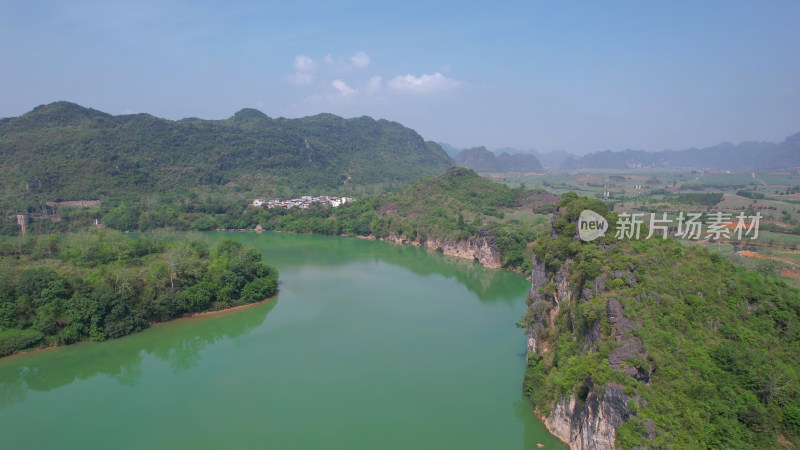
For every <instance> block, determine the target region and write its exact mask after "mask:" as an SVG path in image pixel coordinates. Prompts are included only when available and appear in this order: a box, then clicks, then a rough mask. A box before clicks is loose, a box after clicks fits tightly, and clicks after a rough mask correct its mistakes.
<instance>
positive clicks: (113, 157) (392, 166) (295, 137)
mask: <svg viewBox="0 0 800 450" xmlns="http://www.w3.org/2000/svg"><path fill="white" fill-rule="evenodd" d="M0 161H1V163H0V194H1V195H2V198H3V202H4V205H3V206H4V208H3V209H4V212H9V211H12V210H16V211H19V210H24V209H25V208H30V207H34V208H35V207H37V206H38V205H41V204H43V203H44V202H45V201H52V200H93V199H100V198H104V197H109V196H110V197H114V196H117V197H120V196H121V197H126V196H131V195H132V194H133V195H141V194H146V193H165V192H169V193H181V194H185V193H186V192H198V191H201V192H209V191H216V192H229V191H235V192H239V193H242V195H245V194H248V193H251V194H252V195H258V196H269V195H287V196H288V195H292V194H296V193H301V192H302V193H306V194H308V193H312V192H322V191H324V192H326V193H331V194H333V193H337V192H338V193H351V194H354V193H359V192H363V191H365V190H377V191H379V192H380V191H385V190H393V189H397V188H400V187H402V186H406V185H408V184H411V183H413V182H414V181H415V180H417V179H419V178H421V177H423V176H427V175H436V174H440V173H442V172H444V170H445V169H446V168H448V167H450V166H451V165H452V160H451V159H450V158H449V157H448V156H447V154H445V153H444V151H443V150H442V149H441V148H440V147H439V145H438V144H435V143H433V142H425V141H424V140H423V139H422V137H420V136H419V135H418V134H417V133H416V132H414V131H413V130H411V129H408V128H405V127H403V126H402V125H400V124H398V123H396V122H389V121H386V120H373V119H371V118H369V117H359V118H354V119H343V118H341V117H337V116H334V115H332V114H319V115H316V116H312V117H303V118H300V119H284V118H278V119H273V118H270V117H268V116H266V115H265V114H263V113H261V112H259V111H257V110H254V109H243V110H241V111H239V112H237V113H236V114H234V115H233V117H231V118H229V119H226V120H201V119H196V118H190V119H183V120H179V121H171V120H166V119H159V118H156V117H153V116H150V115H147V114H136V115H122V116H112V115H110V114H106V113H103V112H100V111H97V110H94V109H89V108H84V107H82V106H79V105H76V104H73V103H68V102H57V103H52V104H49V105H43V106H39V107H37V108H34V109H33V110H32V111H30V112H28V113H27V114H25V115H23V116H20V117H15V118H7V119H2V120H0ZM12 212H13V211H12Z"/></svg>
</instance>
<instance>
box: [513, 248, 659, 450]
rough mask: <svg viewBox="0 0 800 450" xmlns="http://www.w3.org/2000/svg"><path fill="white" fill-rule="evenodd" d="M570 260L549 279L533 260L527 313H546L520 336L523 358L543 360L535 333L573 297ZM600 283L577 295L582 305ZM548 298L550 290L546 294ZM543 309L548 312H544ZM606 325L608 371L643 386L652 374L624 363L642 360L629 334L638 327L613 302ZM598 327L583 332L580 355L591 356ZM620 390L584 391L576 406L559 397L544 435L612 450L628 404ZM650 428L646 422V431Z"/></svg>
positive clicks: (544, 346) (628, 276) (601, 280)
mask: <svg viewBox="0 0 800 450" xmlns="http://www.w3.org/2000/svg"><path fill="white" fill-rule="evenodd" d="M572 264H573V261H572V260H569V259H568V260H567V261H565V263H564V264H563V265H562V266H561V268H560V269H559V270H558V271H557V272H556V273H555V274H548V273H547V270H546V267H545V265H544V263H543V262H541V261H539V259H538V258H537V257H536V256H535V255H534V257H533V270H532V272H531V290H530V292H529V295H528V296H529V299H530V300H529V302H530V305H531V306H530V307H531V308H534V311H545V310H546V311H547V312H546V313H543V314H541V315H540V314H538V313H537V314H535V320H534V321H533V322H532V323H531V324H530V325H529V326H528V328H527V330H526V339H527V349H528V355H532V354H534V353H538V354H540V355H543V354H544V353H546V352H547V351H549V349H548V348H547V342H543V341H541V340H540V339H538V336H539V335H540V333H541V332H542V331H543V330H545V329H547V328H551V329H554V328H555V323H554V319H555V317H556V316H557V315H558V313H559V308H560V305H561V303H562V302H563V301H564V300H571V299H572V298H573V292H572V291H571V289H570V286H569V280H570V268H571V266H572ZM613 275H614V278H626V279H627V280H628V282H629V283H631V284H635V283H636V278H635V276H633V273H632V271H631V272H627V271H625V272H619V273H615V274H613ZM548 282H552V283H553V284H554V285H555V292H554V294H553V295H552V297H548V296H546V295H544V294H543V293H542V292H541V290H542V289H543V288H545V287H546V286H547V284H548ZM605 284H606V279H605V278H604V277H599V278H598V279H596V280H595V283H594V286H593V287H594V288H593V289H592V288H587V289H585V290H584V291H582V292H580V293H578V294H579V295H578V297H579V298H580V299H582V300H584V301H585V300H589V299H590V298H591V297H592V295H593V294H595V293H598V292H602V291H603V290H604V289H605ZM550 290H551V292H552V287H551V288H550ZM548 308H549V309H548ZM606 314H607V317H608V323H609V324H610V325H612V327H611V328H612V330H613V337H614V339H615V340H616V342H617V344H618V345H619V346H618V347H617V348H615V349H614V350H613V351H612V352H611V354H610V355H609V365H610V366H611V368H612V369H614V370H616V371H618V372H622V373H625V374H627V375H630V376H632V377H634V378H637V379H639V380H641V381H644V382H649V380H650V375H651V374H652V372H653V369H652V368H650V367H649V366H647V365H646V364H645V367H634V366H633V365H629V364H628V361H629V360H632V359H637V360H639V361H646V360H647V352H646V350H645V348H644V346H643V344H642V341H641V340H640V339H639V338H638V337H636V336H635V334H634V333H633V332H634V331H636V330H638V326H637V324H636V323H634V322H633V321H632V320H630V319H629V318H627V317H625V314H624V311H623V308H622V305H621V304H620V303H619V301H618V300H617V299H615V298H613V297H612V298H609V299H608V303H607V312H606ZM602 337H603V336H602V332H601V328H600V323H599V321H598V322H595V324H594V325H593V326H592V327H591V328H590V329H588V330H587V331H586V333H585V336H584V337H583V338H584V339H583V344H584V345H583V351H584V352H588V351H597V345H598V343H599V341H600V340H601V339H602ZM623 388H624V386H621V385H619V384H616V383H609V384H608V385H607V386H605V388H604V389H603V391H602V393H601V394H600V395H599V396H598V395H597V394H595V392H594V390H592V389H589V393H588V395H587V396H586V399H585V400H583V401H581V400H580V399H579V398H577V394H576V393H573V394H572V395H571V396H565V397H562V399H561V400H560V401H559V402H557V403H556V404H555V405H554V406H553V408H552V409H551V413H550V414H549V415H548V416H546V417H544V418H543V419H544V423H545V426H546V427H547V429H548V430H549V431H550V432H551V433H553V434H554V435H555V436H557V437H558V438H560V439H561V440H563V441H564V442H566V443H568V444H569V445H570V448H573V449H613V448H614V442H615V439H616V437H617V429H618V428H619V427H621V426H622V425H623V424H624V423H625V422H626V421H628V420H629V419H630V414H629V413H628V410H627V405H628V402H629V401H634V400H633V399H630V398H629V397H628V396H627V395H625V393H624V391H623ZM650 425H652V422H650V423H649V424H648V426H650Z"/></svg>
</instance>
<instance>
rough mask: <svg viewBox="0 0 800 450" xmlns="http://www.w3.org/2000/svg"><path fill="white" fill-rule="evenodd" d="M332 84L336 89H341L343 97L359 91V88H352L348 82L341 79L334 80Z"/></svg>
mask: <svg viewBox="0 0 800 450" xmlns="http://www.w3.org/2000/svg"><path fill="white" fill-rule="evenodd" d="M331 86H333V87H334V88H336V90H337V91H339V95H340V96H342V97H349V96H351V95H353V94H357V93H358V90H356V89H353V88H351V87H350V86H348V85H347V83H345V82H344V81H342V80H340V79H336V80H333V83H331Z"/></svg>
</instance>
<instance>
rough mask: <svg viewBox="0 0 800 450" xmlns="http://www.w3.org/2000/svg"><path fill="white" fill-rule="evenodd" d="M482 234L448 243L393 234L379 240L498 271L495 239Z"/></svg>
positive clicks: (498, 259)
mask: <svg viewBox="0 0 800 450" xmlns="http://www.w3.org/2000/svg"><path fill="white" fill-rule="evenodd" d="M483 234H485V235H479V236H477V237H474V238H471V239H467V240H462V241H448V240H443V239H437V238H429V239H425V240H420V239H414V240H409V239H406V237H405V236H397V235H394V234H390V235H389V236H387V237H385V238H381V240H384V241H391V242H397V243H402V244H411V245H416V246H420V247H428V248H430V249H433V250H436V251H439V252H442V253H444V254H445V255H447V256H455V257H458V258H464V259H472V260H476V261H478V262H479V263H481V264H482V265H483V266H484V267H487V268H489V269H499V268H500V267H501V263H500V251H499V250H498V249H497V247H496V246H495V241H496V240H497V238H495V237H494V236H491V235H488V234H487V233H483Z"/></svg>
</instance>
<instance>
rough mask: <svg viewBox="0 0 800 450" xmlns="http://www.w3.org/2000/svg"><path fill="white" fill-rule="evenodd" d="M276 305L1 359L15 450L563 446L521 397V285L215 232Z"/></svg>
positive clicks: (457, 268)
mask: <svg viewBox="0 0 800 450" xmlns="http://www.w3.org/2000/svg"><path fill="white" fill-rule="evenodd" d="M208 237H209V239H211V240H212V241H213V240H217V239H220V238H221V237H231V238H235V239H237V240H241V241H243V242H246V243H249V244H252V245H254V246H256V247H257V248H259V249H261V250H263V252H264V255H265V257H266V259H267V261H268V262H269V264H272V265H274V266H277V267H278V269H279V270H280V277H281V284H280V294H279V296H278V297H277V298H276V299H273V300H271V301H270V302H269V303H266V304H262V305H258V306H255V307H252V308H250V309H244V310H239V311H233V312H229V313H225V314H221V315H215V316H205V317H197V318H190V319H181V320H177V321H173V322H170V323H166V324H161V325H157V326H154V327H152V328H150V329H148V330H145V331H144V332H142V333H139V334H135V335H132V336H128V337H125V338H122V339H117V340H111V341H108V342H102V343H85V344H79V345H75V346H71V347H65V348H59V349H54V350H47V351H42V352H36V353H32V354H26V355H19V356H14V357H10V358H5V359H0V448H3V449H6V448H176V447H179V448H276V449H284V448H285V449H292V448H302V449H329V448H341V449H388V448H414V449H418V448H479V449H506V448H536V444H537V443H542V444H545V446H546V448H562V447H563V446H562V445H561V444H560V443H559V442H558V441H557V440H556V439H555V438H553V437H552V436H551V435H550V434H549V433H548V432H547V431H546V429H545V428H544V426H543V425H542V424H541V423H540V422H539V421H538V420H537V419H536V417H535V416H534V415H533V414H532V413H531V411H530V407H529V404H528V402H527V401H526V400H525V399H524V398H523V396H522V394H521V387H520V386H521V383H522V375H523V371H524V355H525V343H524V336H523V333H522V331H521V330H520V329H518V328H516V327H515V326H514V323H515V322H516V321H517V320H518V319H519V317H520V313H521V312H522V310H523V309H524V306H525V302H524V299H525V293H526V291H527V289H528V287H529V285H528V283H527V282H526V281H525V279H524V278H523V277H521V276H518V275H515V274H512V273H508V272H504V271H499V270H488V269H484V268H482V267H481V266H480V265H478V264H477V263H475V262H471V261H464V260H460V259H456V258H449V257H445V256H442V255H441V254H438V253H434V252H431V251H429V250H426V249H421V248H416V247H410V246H400V245H392V244H388V243H384V242H374V241H364V240H359V239H350V238H335V237H321V236H306V235H289V234H271V233H264V234H260V235H257V234H254V233H226V234H222V233H210V234H208Z"/></svg>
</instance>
